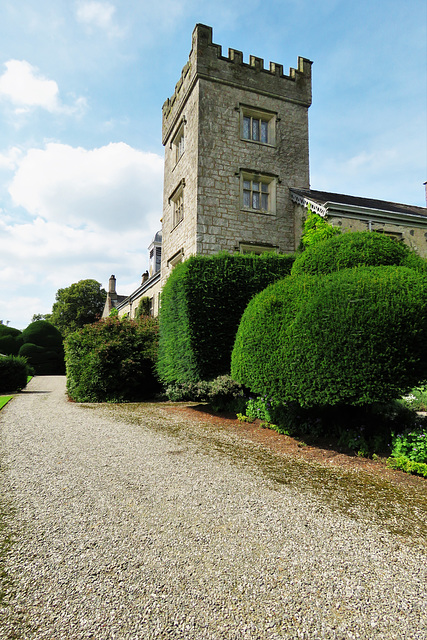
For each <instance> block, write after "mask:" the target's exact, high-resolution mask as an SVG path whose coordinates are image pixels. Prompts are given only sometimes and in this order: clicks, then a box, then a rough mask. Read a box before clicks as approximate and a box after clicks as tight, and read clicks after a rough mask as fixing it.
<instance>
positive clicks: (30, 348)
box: [19, 320, 65, 375]
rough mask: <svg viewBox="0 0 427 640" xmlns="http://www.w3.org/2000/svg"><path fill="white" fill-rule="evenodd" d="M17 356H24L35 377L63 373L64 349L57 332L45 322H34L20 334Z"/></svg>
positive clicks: (60, 336) (59, 334)
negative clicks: (20, 342)
mask: <svg viewBox="0 0 427 640" xmlns="http://www.w3.org/2000/svg"><path fill="white" fill-rule="evenodd" d="M21 337H22V340H23V345H22V346H21V347H20V349H19V355H21V356H25V357H26V358H27V360H28V363H29V364H30V365H31V366H32V367H33V368H34V372H35V373H36V374H37V375H50V374H53V375H55V374H63V373H64V372H65V364H64V348H63V344H62V335H61V333H60V332H59V330H58V329H57V328H56V327H54V326H53V325H52V324H51V323H50V322H47V321H46V320H36V321H35V322H32V323H31V324H29V325H28V327H27V328H26V329H24V331H23V332H22V334H21Z"/></svg>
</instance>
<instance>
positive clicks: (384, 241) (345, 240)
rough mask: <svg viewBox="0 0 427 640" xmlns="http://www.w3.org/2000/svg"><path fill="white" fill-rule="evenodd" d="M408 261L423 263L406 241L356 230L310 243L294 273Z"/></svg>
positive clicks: (297, 262) (399, 263)
mask: <svg viewBox="0 0 427 640" xmlns="http://www.w3.org/2000/svg"><path fill="white" fill-rule="evenodd" d="M412 256H414V257H412ZM405 261H408V266H411V267H412V266H415V263H417V264H420V265H422V264H423V260H422V258H419V256H417V255H416V254H413V252H411V250H410V249H409V247H407V246H406V245H404V244H403V243H402V242H397V241H396V240H394V239H393V238H390V237H389V236H386V235H383V234H380V233H374V232H369V231H355V232H347V233H343V234H340V235H336V236H333V237H332V238H329V239H327V240H325V241H323V242H319V243H316V244H313V245H311V246H310V247H308V248H307V249H306V250H305V251H304V252H303V253H301V254H300V255H299V256H298V257H297V259H296V260H295V262H294V264H293V267H292V275H299V274H302V273H309V274H312V275H316V274H327V273H333V272H334V271H338V270H340V269H349V268H352V267H360V266H380V265H404V264H405ZM411 261H412V264H410V262H411Z"/></svg>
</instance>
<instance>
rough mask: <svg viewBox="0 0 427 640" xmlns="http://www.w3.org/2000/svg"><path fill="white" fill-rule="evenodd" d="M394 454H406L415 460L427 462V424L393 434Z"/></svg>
mask: <svg viewBox="0 0 427 640" xmlns="http://www.w3.org/2000/svg"><path fill="white" fill-rule="evenodd" d="M392 440H393V443H392V456H394V457H395V458H398V457H400V456H405V457H406V458H408V459H409V460H412V461H413V462H422V463H424V464H427V424H426V422H425V421H424V422H420V424H419V425H418V426H416V427H414V428H412V429H407V430H405V431H403V433H398V434H393V438H392Z"/></svg>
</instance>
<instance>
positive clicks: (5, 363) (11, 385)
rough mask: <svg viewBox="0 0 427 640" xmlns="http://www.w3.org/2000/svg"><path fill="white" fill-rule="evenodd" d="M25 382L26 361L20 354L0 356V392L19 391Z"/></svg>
mask: <svg viewBox="0 0 427 640" xmlns="http://www.w3.org/2000/svg"><path fill="white" fill-rule="evenodd" d="M26 384H27V362H26V360H25V358H22V357H20V356H16V357H15V356H6V357H1V358H0V393H4V392H7V391H9V392H10V391H20V390H21V389H23V388H24V387H25V386H26Z"/></svg>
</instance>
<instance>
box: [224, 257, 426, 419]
mask: <svg viewBox="0 0 427 640" xmlns="http://www.w3.org/2000/svg"><path fill="white" fill-rule="evenodd" d="M231 374H232V377H233V378H234V379H235V380H237V381H238V382H240V383H241V384H244V385H246V386H247V387H249V389H250V390H251V391H252V392H255V393H258V394H267V395H269V396H270V397H272V398H274V399H276V400H277V401H280V402H284V403H287V402H295V403H297V404H298V405H300V406H302V407H311V406H333V405H338V404H349V405H366V404H372V403H374V402H386V401H388V400H391V399H393V398H397V397H399V396H400V395H402V393H405V392H406V391H408V390H409V389H410V388H411V387H413V386H415V385H416V384H418V383H419V382H420V381H422V380H425V379H426V378H427V276H426V275H424V274H420V273H418V272H417V271H415V270H413V269H409V268H407V267H361V268H359V269H346V270H343V271H338V272H335V273H333V274H331V275H329V276H323V277H320V276H317V277H316V276H307V275H306V276H304V277H303V276H293V277H291V278H288V279H286V280H284V281H282V282H279V283H277V284H276V285H274V286H272V287H269V288H268V289H267V290H266V291H264V292H262V293H261V294H260V295H258V296H257V297H255V298H254V299H253V300H252V301H251V302H250V304H249V305H248V308H247V309H246V311H245V313H244V315H243V318H242V321H241V323H240V327H239V331H238V333H237V337H236V343H235V347H234V350H233V354H232V362H231Z"/></svg>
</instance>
